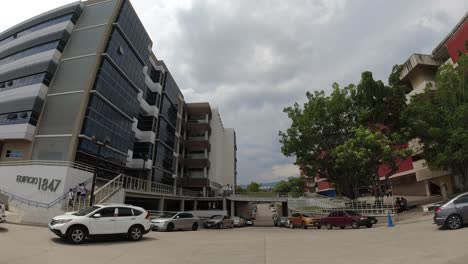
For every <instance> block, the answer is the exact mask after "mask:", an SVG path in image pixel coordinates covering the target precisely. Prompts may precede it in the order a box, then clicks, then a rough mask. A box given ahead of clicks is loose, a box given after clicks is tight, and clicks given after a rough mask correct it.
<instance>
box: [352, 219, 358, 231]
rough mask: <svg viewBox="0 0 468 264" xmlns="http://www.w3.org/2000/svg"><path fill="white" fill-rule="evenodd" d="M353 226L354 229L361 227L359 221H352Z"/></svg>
mask: <svg viewBox="0 0 468 264" xmlns="http://www.w3.org/2000/svg"><path fill="white" fill-rule="evenodd" d="M351 227H352V228H353V229H358V228H359V222H358V221H354V222H352V223H351Z"/></svg>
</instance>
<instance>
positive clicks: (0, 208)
mask: <svg viewBox="0 0 468 264" xmlns="http://www.w3.org/2000/svg"><path fill="white" fill-rule="evenodd" d="M5 211H6V208H5V204H4V203H3V201H2V198H0V223H3V222H5V221H6V212H5Z"/></svg>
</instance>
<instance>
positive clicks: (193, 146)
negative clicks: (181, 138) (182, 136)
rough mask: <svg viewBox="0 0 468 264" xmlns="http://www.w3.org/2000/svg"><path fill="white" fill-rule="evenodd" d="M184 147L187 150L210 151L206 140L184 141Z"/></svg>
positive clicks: (209, 145)
mask: <svg viewBox="0 0 468 264" xmlns="http://www.w3.org/2000/svg"><path fill="white" fill-rule="evenodd" d="M185 147H186V149H187V150H188V151H190V150H205V149H207V150H208V152H209V151H211V144H210V142H209V141H208V140H199V141H190V140H188V141H187V142H186V143H185Z"/></svg>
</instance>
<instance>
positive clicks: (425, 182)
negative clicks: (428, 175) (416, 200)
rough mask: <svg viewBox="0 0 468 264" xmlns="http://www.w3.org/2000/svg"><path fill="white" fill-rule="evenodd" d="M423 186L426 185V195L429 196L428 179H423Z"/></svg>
mask: <svg viewBox="0 0 468 264" xmlns="http://www.w3.org/2000/svg"><path fill="white" fill-rule="evenodd" d="M424 187H426V196H431V186H430V183H429V181H428V180H425V181H424Z"/></svg>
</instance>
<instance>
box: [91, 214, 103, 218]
mask: <svg viewBox="0 0 468 264" xmlns="http://www.w3.org/2000/svg"><path fill="white" fill-rule="evenodd" d="M93 218H101V214H94V215H93Z"/></svg>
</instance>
